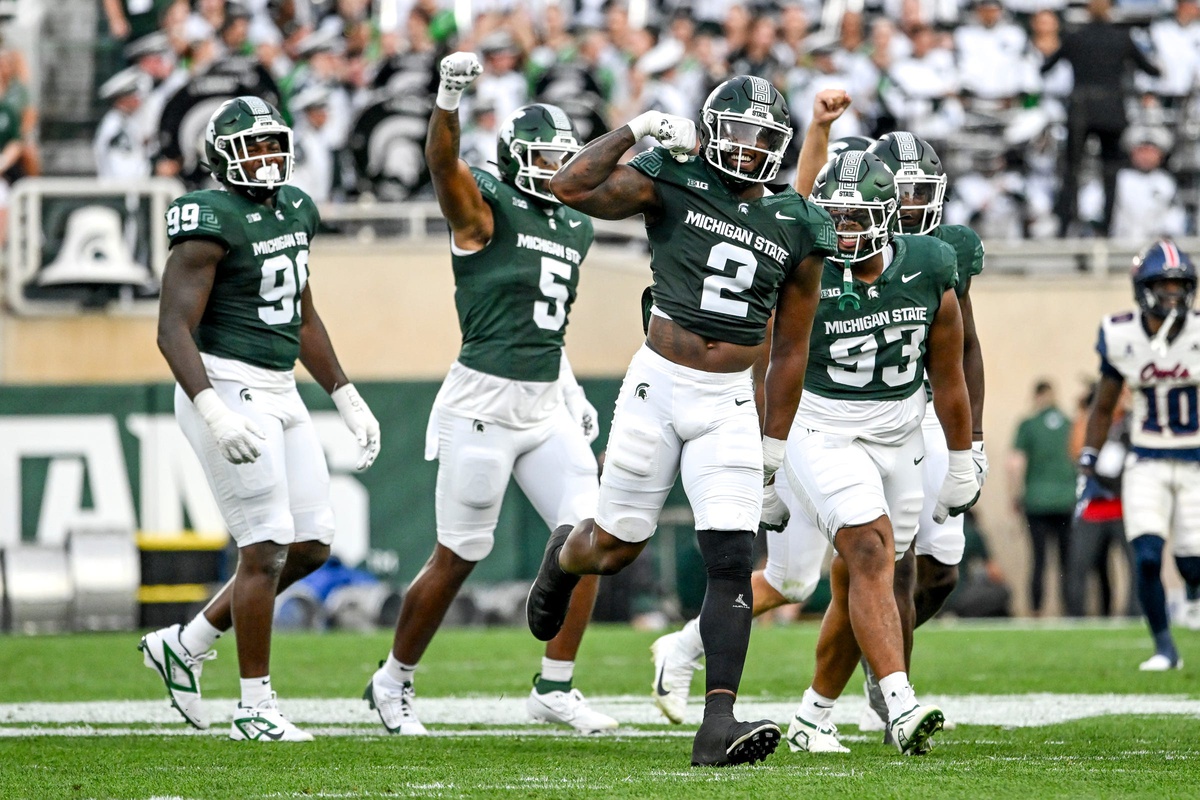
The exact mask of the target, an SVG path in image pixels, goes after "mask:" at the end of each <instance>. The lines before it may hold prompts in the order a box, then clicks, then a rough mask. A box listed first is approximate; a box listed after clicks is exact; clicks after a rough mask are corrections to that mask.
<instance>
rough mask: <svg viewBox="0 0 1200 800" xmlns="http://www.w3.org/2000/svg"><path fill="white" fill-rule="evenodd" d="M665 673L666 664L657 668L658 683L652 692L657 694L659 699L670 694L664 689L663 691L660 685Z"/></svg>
mask: <svg viewBox="0 0 1200 800" xmlns="http://www.w3.org/2000/svg"><path fill="white" fill-rule="evenodd" d="M666 671H667V665H666V664H663V665H662V667H661V668H659V670H658V683H657V684H656V685H655V687H654V691H656V692H658V696H659V697H666V696H667V695H669V694H670V692H668V691H667V690H666V689H664V688H663V685H662V679H663V673H664V672H666Z"/></svg>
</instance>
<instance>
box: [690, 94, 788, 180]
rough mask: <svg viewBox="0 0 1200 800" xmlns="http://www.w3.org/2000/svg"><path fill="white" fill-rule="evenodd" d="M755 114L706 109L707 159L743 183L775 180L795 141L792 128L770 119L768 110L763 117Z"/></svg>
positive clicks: (753, 111)
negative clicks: (785, 154) (789, 145)
mask: <svg viewBox="0 0 1200 800" xmlns="http://www.w3.org/2000/svg"><path fill="white" fill-rule="evenodd" d="M756 110H757V109H755V108H752V109H751V110H750V111H748V112H746V113H736V112H732V111H717V110H715V109H706V110H705V112H704V118H703V120H702V122H703V124H704V131H705V134H706V136H705V143H704V159H705V160H706V161H707V162H708V163H709V164H711V165H712V166H713V167H716V168H717V169H718V170H720V171H721V172H723V173H725V174H726V175H729V176H730V177H732V178H733V179H734V180H735V181H736V182H740V183H769V182H770V181H772V180H774V178H775V175H776V174H777V173H778V172H779V166H780V164H782V163H783V153H784V151H785V150H787V146H788V143H789V142H791V140H792V129H791V127H790V126H788V125H781V124H780V123H778V122H776V121H775V120H773V119H771V117H770V115H769V114H768V113H767V112H766V111H765V110H764V111H763V112H762V115H761V116H760V115H759V114H756V113H755V111H756ZM756 159H757V163H756ZM746 170H750V171H749V172H747V171H746Z"/></svg>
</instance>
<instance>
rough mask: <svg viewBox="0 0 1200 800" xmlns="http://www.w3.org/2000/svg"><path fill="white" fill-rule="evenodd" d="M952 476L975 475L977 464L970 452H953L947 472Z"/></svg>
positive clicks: (951, 452)
mask: <svg viewBox="0 0 1200 800" xmlns="http://www.w3.org/2000/svg"><path fill="white" fill-rule="evenodd" d="M946 471H947V472H948V473H950V474H951V475H971V476H974V475H975V462H974V460H973V459H972V457H971V451H970V450H951V451H950V466H949V469H947V470H946Z"/></svg>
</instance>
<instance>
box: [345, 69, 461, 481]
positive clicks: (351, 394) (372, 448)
mask: <svg viewBox="0 0 1200 800" xmlns="http://www.w3.org/2000/svg"><path fill="white" fill-rule="evenodd" d="M443 63H444V62H443ZM330 397H332V398H333V403H334V405H336V406H337V410H338V413H339V414H341V415H342V422H344V423H346V427H347V428H349V429H350V432H351V433H352V434H354V439H355V441H357V442H358V446H359V447H361V448H362V449H363V450H362V455H360V456H359V457H358V464H356V465H355V469H357V470H359V471H362V470H364V469H366V468H368V467H369V466H371V465H372V464H374V463H375V457H376V456H378V455H379V421H378V420H376V419H375V415H374V414H372V413H371V409H369V408H367V404H366V403H365V402H363V399H362V397H361V396H360V395H359V393H358V390H357V389H355V388H354V384H353V383H347V384H346V385H345V386H341V387H339V388H337V389H335V390H334V391H333V394H331V395H330Z"/></svg>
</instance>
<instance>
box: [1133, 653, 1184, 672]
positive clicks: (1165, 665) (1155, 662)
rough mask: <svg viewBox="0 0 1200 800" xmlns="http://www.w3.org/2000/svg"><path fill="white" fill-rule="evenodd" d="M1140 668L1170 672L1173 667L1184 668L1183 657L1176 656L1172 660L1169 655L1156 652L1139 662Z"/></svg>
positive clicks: (1148, 670)
mask: <svg viewBox="0 0 1200 800" xmlns="http://www.w3.org/2000/svg"><path fill="white" fill-rule="evenodd" d="M1138 669H1139V670H1141V671H1142V672H1170V671H1171V670H1173V669H1183V659H1182V658H1176V659H1175V660H1174V661H1172V660H1171V659H1170V657H1169V656H1165V655H1163V654H1162V653H1155V654H1154V655H1152V656H1150V657H1149V658H1147V659H1146V660H1145V661H1143V662H1142V663H1141V664H1138Z"/></svg>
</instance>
